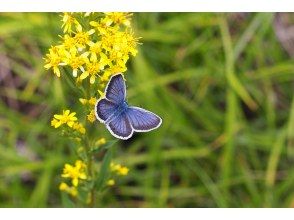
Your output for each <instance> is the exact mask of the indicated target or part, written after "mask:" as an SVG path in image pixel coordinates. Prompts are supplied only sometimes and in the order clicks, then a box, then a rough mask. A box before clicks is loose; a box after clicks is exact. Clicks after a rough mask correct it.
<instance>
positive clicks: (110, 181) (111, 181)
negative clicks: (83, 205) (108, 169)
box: [106, 179, 115, 186]
mask: <svg viewBox="0 0 294 220" xmlns="http://www.w3.org/2000/svg"><path fill="white" fill-rule="evenodd" d="M106 184H107V186H114V185H115V181H114V179H110V180H108V181H107V183H106Z"/></svg>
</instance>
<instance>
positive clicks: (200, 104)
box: [0, 13, 294, 207]
mask: <svg viewBox="0 0 294 220" xmlns="http://www.w3.org/2000/svg"><path fill="white" fill-rule="evenodd" d="M291 16H293V14H272V13H231V14H220V13H135V14H134V17H133V27H134V32H135V34H136V36H139V37H142V38H141V39H140V42H142V43H143V44H142V45H140V46H139V53H138V55H137V56H136V57H135V58H132V59H131V61H130V62H129V64H128V72H127V75H126V76H127V85H128V90H127V91H128V100H129V103H131V104H133V105H137V106H141V107H144V108H146V109H149V110H151V111H154V112H156V113H157V114H158V115H160V116H161V117H162V118H163V125H162V126H161V127H160V129H158V130H157V131H153V132H149V133H143V134H136V135H135V136H134V137H133V138H132V139H130V140H129V141H119V142H117V144H116V145H117V146H116V147H115V149H116V153H115V161H117V162H121V163H122V164H124V165H127V166H128V167H129V168H130V173H129V175H128V176H126V177H123V178H121V179H120V181H119V183H118V184H117V186H115V187H113V188H109V189H108V190H107V191H106V192H104V193H103V194H101V195H99V196H98V201H97V207H294V190H293V189H294V172H293V171H294V166H293V158H294V149H293V148H294V98H293V91H294V62H293V58H291V55H292V56H293V50H294V48H293V47H294V43H293V36H294V34H293V23H292V26H291V23H290V22H291V19H290V17H291ZM60 20H61V17H60V16H59V14H56V13H1V14H0V207H62V203H61V196H60V191H59V190H58V185H59V182H60V180H61V178H60V173H61V171H62V167H63V164H64V163H67V162H69V163H72V162H73V161H74V160H75V159H76V155H75V154H74V153H72V151H71V150H69V149H70V148H71V145H72V143H70V142H68V139H66V138H63V137H61V135H60V134H59V133H58V131H57V130H55V129H53V128H52V127H51V126H50V119H51V117H52V115H53V114H54V113H56V112H60V109H62V108H68V107H69V108H70V109H72V110H75V111H77V112H78V114H77V115H78V116H81V115H82V114H83V112H82V110H79V108H80V106H81V105H80V104H79V103H78V100H77V98H76V97H75V95H74V94H75V93H74V91H72V89H71V88H70V87H69V86H68V85H67V84H66V82H65V81H63V80H62V78H61V79H57V77H55V76H54V75H53V73H51V72H48V71H45V70H44V68H43V66H44V62H43V59H42V57H44V54H45V53H46V52H47V49H48V48H49V47H50V45H54V44H57V43H58V41H59V37H58V35H59V34H61V33H62V31H61V28H60V26H61V21H60ZM292 21H293V20H292ZM291 27H292V29H291ZM285 36H286V37H285ZM291 36H292V38H291ZM93 130H94V131H95V132H96V130H97V137H103V136H105V137H106V138H107V140H112V139H113V137H111V135H110V134H109V133H108V131H107V130H106V129H105V126H103V125H102V124H100V123H98V122H97V123H95V125H94V126H93Z"/></svg>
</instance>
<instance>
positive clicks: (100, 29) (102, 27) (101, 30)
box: [90, 20, 119, 35]
mask: <svg viewBox="0 0 294 220" xmlns="http://www.w3.org/2000/svg"><path fill="white" fill-rule="evenodd" d="M90 25H91V26H93V27H94V28H96V29H97V34H98V35H105V34H109V33H115V32H116V31H118V29H119V26H115V27H111V26H108V25H106V23H105V22H103V20H102V21H101V22H97V21H91V22H90Z"/></svg>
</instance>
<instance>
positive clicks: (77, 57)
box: [64, 49, 89, 77]
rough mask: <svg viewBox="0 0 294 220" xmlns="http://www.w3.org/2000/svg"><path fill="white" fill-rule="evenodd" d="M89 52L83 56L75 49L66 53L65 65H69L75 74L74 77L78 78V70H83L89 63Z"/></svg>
mask: <svg viewBox="0 0 294 220" xmlns="http://www.w3.org/2000/svg"><path fill="white" fill-rule="evenodd" d="M88 55H89V53H88V52H84V53H82V54H79V53H78V50H77V49H73V50H71V51H65V60H64V61H65V63H66V64H67V65H69V66H70V67H71V68H72V70H73V72H72V75H73V76H74V77H77V76H78V69H80V70H83V65H84V64H85V63H86V62H87V56H88Z"/></svg>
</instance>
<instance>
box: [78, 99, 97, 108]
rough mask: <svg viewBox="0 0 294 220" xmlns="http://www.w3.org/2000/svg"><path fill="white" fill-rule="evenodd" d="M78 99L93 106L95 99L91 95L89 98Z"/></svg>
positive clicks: (83, 103)
mask: <svg viewBox="0 0 294 220" xmlns="http://www.w3.org/2000/svg"><path fill="white" fill-rule="evenodd" d="M79 101H80V102H81V103H82V105H86V104H89V105H92V106H95V105H96V102H97V99H96V98H95V97H91V98H90V99H89V100H87V99H83V98H80V99H79Z"/></svg>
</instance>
